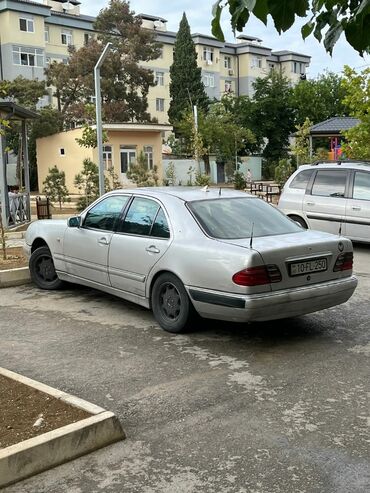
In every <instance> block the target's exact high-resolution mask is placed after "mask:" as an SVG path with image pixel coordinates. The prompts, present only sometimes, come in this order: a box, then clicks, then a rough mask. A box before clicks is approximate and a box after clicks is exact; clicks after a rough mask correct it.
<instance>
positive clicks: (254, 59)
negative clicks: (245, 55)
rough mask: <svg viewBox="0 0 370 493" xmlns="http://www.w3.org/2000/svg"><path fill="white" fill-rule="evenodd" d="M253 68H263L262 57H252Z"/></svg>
mask: <svg viewBox="0 0 370 493" xmlns="http://www.w3.org/2000/svg"><path fill="white" fill-rule="evenodd" d="M251 68H262V57H261V56H254V57H252V60H251Z"/></svg>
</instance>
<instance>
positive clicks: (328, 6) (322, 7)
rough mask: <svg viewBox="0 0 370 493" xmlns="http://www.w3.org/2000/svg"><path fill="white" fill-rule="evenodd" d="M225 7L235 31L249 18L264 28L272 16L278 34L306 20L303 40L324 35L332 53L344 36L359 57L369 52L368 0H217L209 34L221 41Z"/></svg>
mask: <svg viewBox="0 0 370 493" xmlns="http://www.w3.org/2000/svg"><path fill="white" fill-rule="evenodd" d="M225 7H228V10H229V13H230V16H231V26H232V28H233V30H234V32H235V31H243V28H244V27H245V25H246V24H247V23H248V21H249V19H250V17H251V16H255V17H257V18H258V19H259V20H261V21H262V22H263V23H264V24H265V25H267V18H268V15H271V17H272V18H273V21H274V24H275V29H276V30H277V32H278V33H279V34H281V32H285V31H287V30H288V29H289V28H290V27H292V25H293V24H294V22H295V21H296V17H309V20H308V22H306V23H305V24H304V26H303V27H302V29H301V34H302V38H303V39H306V38H307V37H308V36H309V35H310V34H311V33H313V35H314V36H315V38H316V39H317V40H318V41H319V42H321V40H322V39H323V33H324V46H325V49H326V51H327V52H328V53H330V54H332V51H333V47H334V45H335V43H336V42H337V41H338V39H339V38H340V36H341V35H342V34H343V33H344V34H345V37H346V40H347V42H348V43H349V44H350V45H351V46H352V47H353V48H354V49H355V50H356V51H358V52H359V53H360V55H362V54H363V53H364V52H370V35H369V33H370V30H369V28H370V0H337V1H335V0H310V1H309V0H217V1H216V3H215V4H214V5H213V9H212V14H213V20H212V34H213V35H214V36H216V38H218V39H220V40H221V41H224V35H223V32H222V28H221V14H222V10H223V9H224V8H225Z"/></svg>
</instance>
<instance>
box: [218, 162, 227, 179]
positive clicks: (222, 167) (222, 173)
mask: <svg viewBox="0 0 370 493" xmlns="http://www.w3.org/2000/svg"><path fill="white" fill-rule="evenodd" d="M217 183H225V163H221V162H220V161H217Z"/></svg>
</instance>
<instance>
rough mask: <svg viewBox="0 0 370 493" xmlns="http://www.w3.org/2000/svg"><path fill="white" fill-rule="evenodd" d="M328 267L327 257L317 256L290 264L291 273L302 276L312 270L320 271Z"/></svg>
mask: <svg viewBox="0 0 370 493" xmlns="http://www.w3.org/2000/svg"><path fill="white" fill-rule="evenodd" d="M326 269H327V262H326V258H316V259H313V260H305V261H303V262H295V263H294V264H290V275H291V276H301V275H304V274H309V273H310V272H320V271H323V270H326Z"/></svg>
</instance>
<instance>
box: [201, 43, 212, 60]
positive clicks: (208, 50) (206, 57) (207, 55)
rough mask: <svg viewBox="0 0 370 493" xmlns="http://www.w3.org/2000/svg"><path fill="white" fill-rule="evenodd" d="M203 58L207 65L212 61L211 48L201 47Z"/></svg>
mask: <svg viewBox="0 0 370 493" xmlns="http://www.w3.org/2000/svg"><path fill="white" fill-rule="evenodd" d="M203 60H204V61H205V62H207V64H208V65H212V63H213V48H209V47H208V46H205V47H204V48H203Z"/></svg>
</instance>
